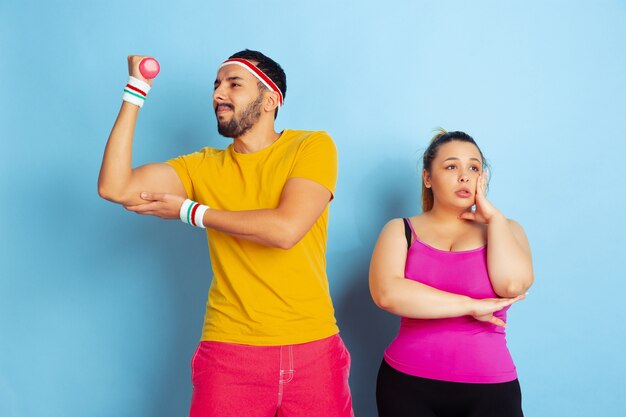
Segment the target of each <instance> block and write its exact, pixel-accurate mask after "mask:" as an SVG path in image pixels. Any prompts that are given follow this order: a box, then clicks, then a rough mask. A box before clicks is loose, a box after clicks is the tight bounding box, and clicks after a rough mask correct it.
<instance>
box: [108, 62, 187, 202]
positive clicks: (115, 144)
mask: <svg viewBox="0 0 626 417" xmlns="http://www.w3.org/2000/svg"><path fill="white" fill-rule="evenodd" d="M143 58H145V57H143V56H136V55H131V56H129V57H128V73H129V75H130V76H131V77H134V79H136V80H139V81H140V82H143V83H146V84H147V85H149V86H150V85H152V81H151V80H146V79H145V78H143V76H142V75H141V73H140V72H139V63H140V62H141V60H142V59H143ZM131 79H132V78H131ZM129 84H130V83H129ZM127 89H128V90H129V91H130V93H128V94H135V95H137V94H139V95H141V93H137V92H136V91H133V87H132V86H131V87H128V86H127ZM139 100H143V99H142V98H139ZM138 113H139V106H138V105H136V104H132V103H131V102H128V101H123V102H122V107H121V109H120V112H119V115H118V116H117V119H116V120H115V124H114V125H113V129H112V130H111V134H110V135H109V140H108V142H107V145H106V148H105V150H104V156H103V158H102V166H101V168H100V176H99V178H98V194H100V196H101V197H102V198H105V199H107V200H109V201H113V202H115V203H119V204H122V205H125V206H128V205H133V204H140V203H142V202H145V201H144V200H142V199H141V197H140V193H141V192H142V191H146V190H150V191H153V192H159V193H169V194H175V195H179V196H183V197H186V192H185V188H184V187H183V184H182V182H181V180H180V178H179V177H178V174H177V173H176V171H175V170H174V168H172V167H171V166H169V165H168V164H165V163H153V164H146V165H142V166H140V167H138V168H135V169H133V166H132V144H133V134H134V131H135V125H136V123H137V115H138Z"/></svg>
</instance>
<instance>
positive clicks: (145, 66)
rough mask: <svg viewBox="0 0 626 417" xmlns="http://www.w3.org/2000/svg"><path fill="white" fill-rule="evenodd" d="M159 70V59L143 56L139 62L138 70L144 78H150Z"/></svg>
mask: <svg viewBox="0 0 626 417" xmlns="http://www.w3.org/2000/svg"><path fill="white" fill-rule="evenodd" d="M159 71H161V66H160V65H159V61H157V60H156V59H154V58H144V59H142V60H141V62H140V63H139V72H140V73H141V75H143V77H144V78H145V79H148V80H151V79H153V78H154V77H156V76H157V75H159Z"/></svg>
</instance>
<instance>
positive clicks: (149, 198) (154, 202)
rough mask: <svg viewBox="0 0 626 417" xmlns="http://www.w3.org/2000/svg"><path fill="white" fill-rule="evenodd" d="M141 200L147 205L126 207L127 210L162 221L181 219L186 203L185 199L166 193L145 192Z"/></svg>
mask: <svg viewBox="0 0 626 417" xmlns="http://www.w3.org/2000/svg"><path fill="white" fill-rule="evenodd" d="M141 198H142V199H143V200H145V201H146V203H144V204H137V205H134V206H124V207H125V208H126V210H129V211H134V212H135V213H137V214H145V215H150V216H156V217H160V218H162V219H179V218H180V207H181V206H182V205H183V201H185V198H184V197H181V196H179V195H176V194H164V193H147V192H143V193H141Z"/></svg>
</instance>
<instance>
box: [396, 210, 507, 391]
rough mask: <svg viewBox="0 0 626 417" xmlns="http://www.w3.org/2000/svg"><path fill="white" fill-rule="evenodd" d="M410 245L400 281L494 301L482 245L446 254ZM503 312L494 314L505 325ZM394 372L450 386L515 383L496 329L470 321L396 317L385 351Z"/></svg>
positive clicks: (502, 333) (501, 336) (503, 339)
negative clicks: (395, 333) (394, 333)
mask: <svg viewBox="0 0 626 417" xmlns="http://www.w3.org/2000/svg"><path fill="white" fill-rule="evenodd" d="M409 226H410V228H411V232H412V234H413V237H414V238H415V240H414V241H413V244H411V246H410V247H409V250H408V254H407V258H406V267H405V270H404V274H405V277H406V278H407V279H412V280H414V281H418V282H421V283H423V284H426V285H429V286H431V287H434V288H437V289H439V290H442V291H446V292H451V293H455V294H462V295H467V296H469V297H472V298H494V297H498V295H497V294H496V293H495V292H494V291H493V287H492V286H491V281H490V280H489V273H488V271H487V250H486V246H483V247H481V248H478V249H473V250H467V251H461V252H447V251H443V250H440V249H435V248H433V247H431V246H428V245H427V244H425V243H424V242H422V241H420V240H419V238H418V237H417V235H416V234H415V231H414V230H413V226H412V225H411V224H410V222H409ZM507 309H508V308H506V309H503V310H501V311H499V312H497V313H495V315H496V316H497V317H499V318H501V319H502V320H504V321H506V310H507ZM385 360H386V361H387V363H388V364H389V365H390V366H391V367H393V368H395V369H397V370H398V371H400V372H404V373H406V374H409V375H414V376H419V377H422V378H429V379H437V380H442V381H451V382H469V383H499V382H509V381H513V380H514V379H516V378H517V372H516V370H515V365H514V364H513V360H512V359H511V355H510V353H509V350H508V348H507V346H506V335H505V331H504V329H503V328H502V327H498V326H496V325H493V324H490V323H484V322H481V321H478V320H476V319H474V318H473V317H471V316H463V317H453V318H445V319H410V318H406V317H402V319H401V322H400V331H399V333H398V336H397V337H396V338H395V339H394V340H393V342H391V344H390V345H389V347H388V348H387V350H386V351H385Z"/></svg>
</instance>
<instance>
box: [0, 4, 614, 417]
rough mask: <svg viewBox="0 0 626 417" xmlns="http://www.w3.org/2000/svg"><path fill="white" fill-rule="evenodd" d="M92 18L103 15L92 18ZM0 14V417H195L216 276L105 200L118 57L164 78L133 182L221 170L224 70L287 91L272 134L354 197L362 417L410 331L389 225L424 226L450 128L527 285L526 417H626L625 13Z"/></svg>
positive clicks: (355, 342)
mask: <svg viewBox="0 0 626 417" xmlns="http://www.w3.org/2000/svg"><path fill="white" fill-rule="evenodd" d="M89 3H93V4H89ZM177 3H178V5H177V6H175V7H174V6H166V5H160V4H159V2H148V1H141V0H140V1H135V2H126V1H120V0H111V1H108V2H86V1H63V2H61V1H46V2H44V1H27V0H25V1H20V2H18V1H8V2H7V1H3V2H0V52H1V53H0V191H1V196H2V197H1V198H2V203H1V204H0V416H3V417H17V416H19V417H35V416H37V417H38V416H63V417H100V416H102V417H110V416H117V417H126V416H129V417H130V416H154V417H160V416H164V417H165V416H181V415H186V413H187V410H188V403H189V398H190V392H191V384H190V381H189V377H190V375H189V373H190V372H189V365H188V364H189V359H190V357H191V354H192V352H193V350H194V348H195V345H196V343H197V341H198V338H199V335H200V328H201V323H202V315H203V311H204V303H205V301H206V291H207V289H208V287H209V283H210V276H211V271H210V263H209V259H208V255H207V249H206V242H205V239H204V236H203V234H202V233H201V232H199V231H197V230H191V229H190V228H189V227H186V226H184V225H182V224H180V223H179V222H165V221H160V220H158V219H154V218H147V217H139V216H136V215H134V214H131V213H128V212H125V211H124V210H123V209H120V208H119V207H117V206H114V205H113V204H110V203H107V202H105V201H104V200H101V199H99V197H98V196H97V193H96V179H97V175H98V170H99V166H100V160H101V156H102V151H103V148H104V144H105V141H106V138H107V136H108V133H109V130H110V129H111V126H112V124H113V121H114V119H115V116H116V114H117V111H118V108H119V105H120V96H121V91H122V86H123V83H124V82H125V80H126V61H125V60H126V55H127V54H130V53H139V54H151V55H154V56H156V57H157V58H158V59H159V60H160V62H161V65H162V72H161V74H160V75H159V77H158V79H157V80H156V83H155V86H154V88H153V90H152V92H151V93H150V97H149V99H148V102H147V104H146V106H145V107H144V108H143V109H142V111H141V116H140V120H139V125H138V128H137V131H136V145H135V162H136V163H137V164H141V163H146V162H151V161H162V160H165V159H167V158H169V157H171V156H175V155H179V154H183V153H188V152H191V151H193V150H196V149H198V148H201V147H203V146H207V145H212V146H219V147H223V146H226V144H227V143H228V141H226V140H225V139H223V138H221V137H219V136H218V135H217V133H216V129H215V120H214V115H213V114H212V110H211V107H210V103H211V97H210V92H211V88H212V81H213V79H214V76H215V71H216V68H217V65H218V63H219V62H221V60H223V59H224V58H225V57H227V56H228V55H229V54H231V53H232V52H234V51H237V50H240V49H243V48H252V49H259V50H261V51H264V52H265V53H267V54H268V55H270V56H272V57H274V58H275V59H276V60H278V61H279V62H280V63H281V64H282V65H283V67H284V68H285V70H286V72H287V75H288V81H289V90H288V94H287V97H286V103H285V104H286V105H285V107H284V111H282V112H281V115H280V117H279V118H278V128H279V129H281V128H283V127H291V128H301V129H324V130H327V131H328V132H329V133H330V134H331V135H332V136H333V137H334V139H335V141H336V143H337V146H338V149H339V155H340V179H339V184H338V189H337V193H336V199H335V200H334V202H333V203H332V211H331V224H330V234H329V252H328V260H329V268H328V272H329V276H330V280H331V287H332V294H333V298H334V301H335V306H336V310H337V316H338V320H339V323H340V326H341V328H342V334H343V336H344V339H345V340H346V343H347V345H348V347H349V348H350V350H351V352H352V356H353V369H352V389H353V394H354V399H355V409H356V412H357V415H358V416H360V417H368V416H375V411H374V399H373V397H374V384H375V373H376V370H377V367H378V364H379V362H380V359H381V355H382V351H383V349H384V347H385V346H386V345H387V343H388V342H389V341H390V340H391V338H392V337H393V335H394V333H395V331H396V328H397V323H398V320H397V318H395V317H393V316H391V315H390V314H387V313H385V312H383V311H381V310H378V309H377V308H376V307H375V306H374V305H373V303H372V301H371V299H370V297H369V293H368V289H367V270H368V263H369V256H370V253H371V250H372V248H373V245H374V242H375V239H376V236H377V234H378V232H379V231H380V229H381V227H382V225H383V224H384V223H385V222H386V221H387V220H388V219H390V218H392V217H397V216H403V215H412V214H415V213H416V212H417V211H418V201H419V178H418V175H417V170H416V162H417V160H418V159H419V155H420V153H421V151H422V150H423V148H424V147H425V146H426V144H427V142H428V139H429V137H430V136H431V133H432V132H431V131H432V129H433V128H435V127H437V126H443V127H445V128H447V129H460V130H465V131H467V132H469V133H470V134H472V135H473V136H474V137H475V138H476V139H477V140H478V142H479V143H480V144H481V145H482V147H483V150H484V152H485V154H486V155H487V157H488V158H489V159H490V161H491V163H492V166H493V170H492V171H493V178H492V182H491V192H490V197H491V199H492V201H493V202H494V203H495V204H496V206H497V207H499V208H500V209H501V210H502V211H503V212H504V213H505V214H506V215H507V216H508V217H511V218H514V219H516V220H518V221H519V222H520V223H521V224H522V225H524V227H525V229H526V231H527V233H528V235H529V238H530V241H531V244H532V247H533V252H534V258H535V271H536V284H535V286H534V287H533V288H532V289H531V291H530V295H529V297H528V299H527V300H525V301H524V302H522V303H520V304H519V305H517V306H515V307H514V308H513V309H512V310H511V313H510V327H509V336H508V340H509V346H510V349H511V351H512V353H513V355H514V358H515V360H516V362H517V366H518V370H519V374H520V380H521V383H522V388H523V393H524V407H525V411H526V415H527V416H531V417H532V416H556V415H559V416H570V417H575V416H585V417H588V416H592V415H596V416H600V415H604V416H609V415H618V414H620V413H622V412H623V395H620V394H619V393H620V392H623V384H622V382H623V381H622V380H623V375H624V372H625V371H626V362H625V359H624V352H625V351H626V340H625V337H624V334H623V323H624V317H625V316H624V312H623V310H622V307H621V305H622V304H623V301H622V300H621V295H622V294H623V293H624V291H625V290H626V284H625V275H624V268H623V262H624V259H625V258H626V239H625V237H624V234H625V232H626V226H625V221H624V214H623V211H624V206H625V205H626V196H625V190H626V187H625V185H624V184H625V181H624V155H625V154H626V145H624V138H623V123H624V119H625V115H626V81H625V80H626V77H625V76H626V54H625V53H624V52H625V49H624V48H625V41H626V3H624V2H623V1H618V0H614V1H608V0H604V1H602V0H598V1H593V2H571V1H553V2H543V1H537V0H527V1H523V2H522V1H500V0H491V1H474V2H466V1H434V0H433V1H398V0H388V1H384V2H379V1H361V2H350V3H349V2H341V1H330V0H317V1H312V2H307V3H303V2H293V1H286V0H285V1H277V0H274V1H265V2H259V1H228V2H211V3H209V2H199V1H198V2H191V1H178V2H177Z"/></svg>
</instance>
